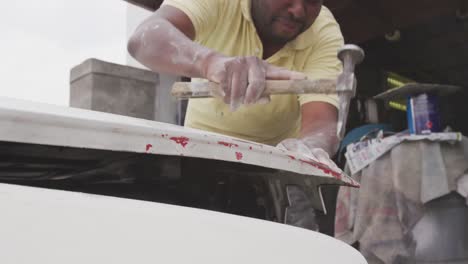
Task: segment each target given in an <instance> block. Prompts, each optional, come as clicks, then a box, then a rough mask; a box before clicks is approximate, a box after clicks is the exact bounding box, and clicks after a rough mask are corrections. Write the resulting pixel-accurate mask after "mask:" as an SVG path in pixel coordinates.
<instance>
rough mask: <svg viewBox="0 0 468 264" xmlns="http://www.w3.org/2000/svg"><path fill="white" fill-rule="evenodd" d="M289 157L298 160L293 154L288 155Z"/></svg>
mask: <svg viewBox="0 0 468 264" xmlns="http://www.w3.org/2000/svg"><path fill="white" fill-rule="evenodd" d="M288 157H289V158H290V159H292V160H296V157H294V156H292V155H288Z"/></svg>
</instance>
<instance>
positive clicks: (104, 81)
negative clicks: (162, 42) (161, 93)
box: [70, 59, 164, 120]
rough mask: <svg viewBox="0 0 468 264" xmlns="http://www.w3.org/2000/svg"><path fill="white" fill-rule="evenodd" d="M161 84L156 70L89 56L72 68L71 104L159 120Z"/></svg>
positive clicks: (72, 105)
mask: <svg viewBox="0 0 468 264" xmlns="http://www.w3.org/2000/svg"><path fill="white" fill-rule="evenodd" d="M158 86H159V75H158V74H157V73H154V72H152V71H148V70H144V69H138V68H134V67H128V66H123V65H118V64H114V63H108V62H104V61H100V60H97V59H88V60H86V61H84V62H83V63H81V64H80V65H78V66H76V67H74V68H73V69H72V70H71V74H70V89H71V90H70V106H71V107H77V108H83V109H89V110H95V111H101V112H107V113H113V114H119V115H125V116H131V117H137V118H143V119H149V120H155V119H156V118H155V109H156V89H157V87H158ZM160 110H164V109H160Z"/></svg>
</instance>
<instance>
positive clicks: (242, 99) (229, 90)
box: [203, 53, 307, 111]
mask: <svg viewBox="0 0 468 264" xmlns="http://www.w3.org/2000/svg"><path fill="white" fill-rule="evenodd" d="M203 68H204V75H205V78H206V79H208V80H210V81H212V82H216V83H219V84H220V88H221V91H220V95H221V96H222V97H223V100H224V103H226V104H229V105H230V107H231V111H235V110H237V108H239V107H240V106H241V105H242V104H245V105H250V104H256V103H265V102H269V97H268V96H267V97H262V94H263V91H264V90H265V80H296V79H299V80H301V79H306V78H307V77H306V75H305V74H303V73H300V72H294V71H290V70H287V69H284V68H280V67H277V66H273V65H271V64H269V63H267V62H266V61H264V60H261V59H259V58H257V57H254V56H251V57H225V56H221V55H219V54H215V53H214V54H212V55H211V56H207V58H206V60H205V61H203Z"/></svg>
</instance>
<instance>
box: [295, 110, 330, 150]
mask: <svg viewBox="0 0 468 264" xmlns="http://www.w3.org/2000/svg"><path fill="white" fill-rule="evenodd" d="M337 119H338V111H337V109H336V107H335V106H333V105H331V104H328V103H325V102H311V103H307V104H305V105H303V106H302V125H301V131H300V135H299V136H300V138H301V139H302V141H303V142H304V144H306V145H307V146H308V147H309V148H311V149H312V148H321V149H323V150H325V151H326V152H327V153H328V154H329V155H330V157H333V156H334V155H335V153H336V151H337V150H338V145H339V139H338V137H337V136H336V124H337Z"/></svg>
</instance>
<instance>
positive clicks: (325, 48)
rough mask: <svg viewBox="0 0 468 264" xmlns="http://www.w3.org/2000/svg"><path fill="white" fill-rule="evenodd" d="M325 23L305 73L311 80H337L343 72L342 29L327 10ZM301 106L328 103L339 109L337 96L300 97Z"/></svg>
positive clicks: (306, 65) (307, 62)
mask: <svg viewBox="0 0 468 264" xmlns="http://www.w3.org/2000/svg"><path fill="white" fill-rule="evenodd" d="M324 16H325V18H326V19H325V21H326V22H324V23H323V25H322V26H321V27H320V29H319V31H318V34H317V35H318V36H317V37H318V40H317V42H316V45H314V47H313V52H312V53H311V54H310V56H309V58H308V59H307V61H306V63H305V66H304V69H303V72H304V73H305V74H306V75H307V76H308V77H309V78H310V79H336V78H337V77H338V75H339V74H340V73H341V71H342V63H341V61H340V60H339V59H338V57H337V53H338V50H339V49H340V48H341V47H342V46H343V45H344V40H343V36H342V34H341V30H340V27H339V25H338V23H337V22H336V20H335V19H334V17H333V15H332V14H331V12H330V11H328V10H325V14H324ZM298 98H299V103H300V105H304V104H306V103H309V102H314V101H320V102H327V103H330V104H332V105H334V106H335V107H338V96H337V95H336V94H330V95H324V94H307V95H300V96H299V97H298Z"/></svg>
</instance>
